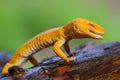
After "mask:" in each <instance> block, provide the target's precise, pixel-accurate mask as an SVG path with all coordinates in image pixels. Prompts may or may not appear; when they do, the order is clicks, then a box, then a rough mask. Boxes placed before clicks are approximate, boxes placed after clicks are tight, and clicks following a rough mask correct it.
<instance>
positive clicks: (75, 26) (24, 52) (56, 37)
mask: <svg viewBox="0 0 120 80" xmlns="http://www.w3.org/2000/svg"><path fill="white" fill-rule="evenodd" d="M104 33H105V30H104V29H103V28H102V27H101V26H100V25H98V24H96V23H94V22H91V21H88V20H85V19H81V18H78V19H75V20H73V21H71V22H69V23H67V24H66V25H64V26H62V27H59V28H54V29H51V30H48V31H46V32H43V33H41V34H38V35H37V36H35V37H34V38H32V39H31V40H29V41H28V42H26V43H25V44H24V45H23V46H22V47H20V48H19V49H18V50H17V51H16V52H15V54H14V55H13V56H12V58H11V59H10V60H9V62H8V63H6V64H5V66H4V67H3V70H2V76H4V75H7V74H9V73H8V69H9V68H10V67H12V66H19V67H22V66H23V65H24V63H26V61H27V60H30V62H31V63H32V64H34V65H37V64H38V62H37V61H36V60H35V58H34V57H33V56H32V55H34V54H35V53H36V52H38V51H39V50H41V49H43V48H46V47H48V46H51V45H53V51H54V52H55V53H56V54H57V55H58V56H59V57H60V58H62V59H63V60H65V61H67V62H69V61H75V58H73V57H67V55H66V54H65V53H64V52H63V51H62V50H61V49H60V47H61V46H64V48H65V50H66V52H67V53H70V48H69V45H68V42H69V41H70V40H71V39H76V38H94V39H99V40H101V39H103V37H102V36H101V35H100V34H104Z"/></svg>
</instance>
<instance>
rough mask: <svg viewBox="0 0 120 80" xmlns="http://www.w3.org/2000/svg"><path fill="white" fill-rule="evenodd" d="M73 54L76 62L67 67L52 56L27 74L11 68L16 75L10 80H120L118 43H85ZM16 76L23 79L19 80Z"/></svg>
mask: <svg viewBox="0 0 120 80" xmlns="http://www.w3.org/2000/svg"><path fill="white" fill-rule="evenodd" d="M72 52H73V53H74V55H73V56H72V57H75V58H76V61H75V62H70V63H67V62H65V61H63V60H61V59H60V58H59V57H58V56H53V57H51V58H49V59H47V60H44V61H42V62H41V63H40V64H39V65H37V66H35V67H32V68H30V69H27V70H26V71H25V70H24V69H22V70H21V68H17V69H16V68H15V67H14V68H15V69H16V70H17V71H19V73H15V74H13V75H12V78H14V79H16V80H18V79H20V80H120V43H119V42H110V43H102V44H94V43H86V44H83V45H80V46H78V47H77V48H75V49H73V50H72ZM70 57H71V56H70ZM14 68H12V69H14ZM24 71H25V72H24ZM23 72H24V73H23ZM19 74H23V76H22V77H19V78H18V75H19ZM16 76H17V77H16ZM6 78H7V79H6ZM0 80H11V78H10V77H3V78H0Z"/></svg>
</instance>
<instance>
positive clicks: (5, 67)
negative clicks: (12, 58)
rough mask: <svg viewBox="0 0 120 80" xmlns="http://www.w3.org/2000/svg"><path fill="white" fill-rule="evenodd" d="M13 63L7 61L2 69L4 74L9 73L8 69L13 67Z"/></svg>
mask: <svg viewBox="0 0 120 80" xmlns="http://www.w3.org/2000/svg"><path fill="white" fill-rule="evenodd" d="M12 66H13V65H12V64H10V63H6V64H5V66H4V67H3V69H2V76H6V75H8V70H9V68H10V67H12Z"/></svg>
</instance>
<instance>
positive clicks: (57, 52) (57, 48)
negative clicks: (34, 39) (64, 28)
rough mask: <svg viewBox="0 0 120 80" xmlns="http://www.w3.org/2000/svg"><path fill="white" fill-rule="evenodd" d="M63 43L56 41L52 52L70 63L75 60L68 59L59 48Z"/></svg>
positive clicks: (62, 41)
mask: <svg viewBox="0 0 120 80" xmlns="http://www.w3.org/2000/svg"><path fill="white" fill-rule="evenodd" d="M64 43H65V41H64V40H58V41H57V42H56V43H55V44H54V46H53V51H54V52H55V53H56V54H57V55H58V56H59V57H60V58H62V59H63V60H65V61H67V62H70V61H75V58H73V57H71V58H68V57H67V56H66V54H65V53H63V51H62V50H61V49H60V47H61V46H62V45H63V44H64Z"/></svg>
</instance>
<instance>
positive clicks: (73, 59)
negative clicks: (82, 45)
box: [67, 57, 76, 62]
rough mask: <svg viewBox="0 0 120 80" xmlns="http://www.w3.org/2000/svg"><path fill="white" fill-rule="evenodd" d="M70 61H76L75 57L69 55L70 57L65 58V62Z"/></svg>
mask: <svg viewBox="0 0 120 80" xmlns="http://www.w3.org/2000/svg"><path fill="white" fill-rule="evenodd" d="M70 61H74V62H75V61H76V58H74V57H71V58H69V59H68V60H67V62H70Z"/></svg>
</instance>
